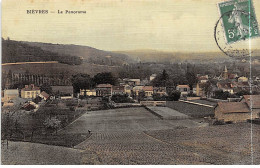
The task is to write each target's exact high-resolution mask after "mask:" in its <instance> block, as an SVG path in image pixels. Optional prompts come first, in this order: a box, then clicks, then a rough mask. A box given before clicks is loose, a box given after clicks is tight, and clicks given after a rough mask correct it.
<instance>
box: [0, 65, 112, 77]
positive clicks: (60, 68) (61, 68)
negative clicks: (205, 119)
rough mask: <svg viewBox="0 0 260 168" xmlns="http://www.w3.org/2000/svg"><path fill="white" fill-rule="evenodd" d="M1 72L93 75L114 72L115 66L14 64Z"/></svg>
mask: <svg viewBox="0 0 260 168" xmlns="http://www.w3.org/2000/svg"><path fill="white" fill-rule="evenodd" d="M2 68H3V69H2V71H6V72H8V71H9V70H11V71H12V72H14V73H25V72H26V71H28V72H29V73H30V74H45V75H50V74H53V73H57V74H58V73H64V72H65V73H69V74H70V75H71V74H75V73H87V74H89V75H92V76H93V75H95V74H97V73H100V72H110V71H111V72H115V71H116V69H117V67H116V66H107V65H96V64H90V63H87V62H83V63H82V64H81V65H67V64H61V63H38V64H16V65H4V66H2Z"/></svg>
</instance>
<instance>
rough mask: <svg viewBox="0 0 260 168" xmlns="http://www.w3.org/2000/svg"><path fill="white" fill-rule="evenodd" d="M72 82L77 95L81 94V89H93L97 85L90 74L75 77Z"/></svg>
mask: <svg viewBox="0 0 260 168" xmlns="http://www.w3.org/2000/svg"><path fill="white" fill-rule="evenodd" d="M71 82H72V86H73V89H74V92H75V93H79V91H80V89H91V88H93V87H94V85H95V84H94V82H93V80H92V78H91V77H90V76H89V75H88V74H81V73H80V74H77V75H73V76H72V79H71Z"/></svg>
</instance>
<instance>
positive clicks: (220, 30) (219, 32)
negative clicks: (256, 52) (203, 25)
mask: <svg viewBox="0 0 260 168" xmlns="http://www.w3.org/2000/svg"><path fill="white" fill-rule="evenodd" d="M224 20H225V21H226V22H225V21H224ZM227 25H228V26H227ZM225 26H226V27H225ZM258 30H259V29H258V23H257V21H256V19H255V17H254V16H253V15H250V14H249V13H248V12H245V11H242V10H237V11H236V13H234V11H228V12H226V13H224V14H223V15H222V16H221V17H220V18H219V19H218V21H217V22H216V25H215V29H214V38H215V41H216V44H217V46H218V48H219V49H220V50H221V51H222V52H223V53H224V54H225V55H227V56H229V57H232V58H248V57H249V56H250V54H251V53H252V51H251V50H250V46H249V45H250V43H249V40H248V39H251V38H253V37H255V36H253V35H255V34H256V35H257V33H258Z"/></svg>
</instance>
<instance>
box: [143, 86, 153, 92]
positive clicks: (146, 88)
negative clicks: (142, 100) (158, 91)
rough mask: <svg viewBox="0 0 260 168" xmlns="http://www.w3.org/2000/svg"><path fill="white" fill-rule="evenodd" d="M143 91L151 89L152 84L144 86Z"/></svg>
mask: <svg viewBox="0 0 260 168" xmlns="http://www.w3.org/2000/svg"><path fill="white" fill-rule="evenodd" d="M143 91H153V87H152V86H144V87H143Z"/></svg>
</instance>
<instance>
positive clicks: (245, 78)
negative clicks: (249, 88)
mask: <svg viewBox="0 0 260 168" xmlns="http://www.w3.org/2000/svg"><path fill="white" fill-rule="evenodd" d="M237 81H238V82H248V78H247V77H244V76H241V77H239V78H238V79H237Z"/></svg>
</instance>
